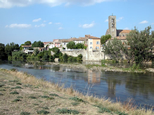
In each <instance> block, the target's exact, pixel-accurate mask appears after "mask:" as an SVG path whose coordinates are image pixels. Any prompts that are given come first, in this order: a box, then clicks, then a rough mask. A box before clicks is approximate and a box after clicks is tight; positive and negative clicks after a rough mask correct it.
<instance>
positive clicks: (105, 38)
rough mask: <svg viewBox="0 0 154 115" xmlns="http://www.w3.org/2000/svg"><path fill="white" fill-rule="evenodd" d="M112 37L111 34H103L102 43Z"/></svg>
mask: <svg viewBox="0 0 154 115" xmlns="http://www.w3.org/2000/svg"><path fill="white" fill-rule="evenodd" d="M110 38H111V35H105V36H101V44H105V43H106V41H107V40H108V39H110Z"/></svg>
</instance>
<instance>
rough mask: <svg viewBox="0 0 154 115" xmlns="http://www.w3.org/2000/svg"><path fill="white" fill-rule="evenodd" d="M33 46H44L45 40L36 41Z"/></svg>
mask: <svg viewBox="0 0 154 115" xmlns="http://www.w3.org/2000/svg"><path fill="white" fill-rule="evenodd" d="M32 47H44V44H43V42H41V41H38V42H37V41H34V43H33V44H32Z"/></svg>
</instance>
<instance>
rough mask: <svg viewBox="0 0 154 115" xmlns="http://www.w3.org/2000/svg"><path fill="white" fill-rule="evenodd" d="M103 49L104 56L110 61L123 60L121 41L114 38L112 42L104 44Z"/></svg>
mask: <svg viewBox="0 0 154 115" xmlns="http://www.w3.org/2000/svg"><path fill="white" fill-rule="evenodd" d="M104 47H105V54H108V55H109V56H110V57H111V59H113V60H116V62H118V61H119V60H120V59H123V53H122V50H123V49H124V46H123V44H122V42H121V40H117V38H114V39H113V40H110V41H109V42H108V43H106V44H105V46H104Z"/></svg>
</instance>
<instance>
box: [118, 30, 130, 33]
mask: <svg viewBox="0 0 154 115" xmlns="http://www.w3.org/2000/svg"><path fill="white" fill-rule="evenodd" d="M130 31H131V30H122V31H121V32H120V33H130Z"/></svg>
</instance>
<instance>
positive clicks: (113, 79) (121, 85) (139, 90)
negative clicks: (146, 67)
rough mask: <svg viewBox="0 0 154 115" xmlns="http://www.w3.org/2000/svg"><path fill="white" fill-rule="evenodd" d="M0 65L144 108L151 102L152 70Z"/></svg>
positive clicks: (153, 92) (153, 102) (153, 91)
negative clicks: (111, 70)
mask: <svg viewBox="0 0 154 115" xmlns="http://www.w3.org/2000/svg"><path fill="white" fill-rule="evenodd" d="M0 68H4V69H11V68H15V69H17V70H18V71H23V72H27V73H29V74H31V75H34V76H36V77H37V78H40V79H44V80H47V81H50V82H54V83H59V84H65V87H66V88H67V87H70V86H72V87H73V89H75V90H77V91H79V92H81V93H83V94H88V95H93V96H96V97H100V98H101V97H103V98H106V99H107V98H110V99H111V100H112V101H113V102H114V101H117V100H118V101H121V102H126V101H128V99H132V102H133V103H134V104H135V105H139V106H142V107H145V108H149V107H152V106H154V74H153V73H146V74H143V73H142V74H141V73H140V74H137V73H120V72H104V71H101V72H100V71H92V70H87V71H86V72H85V71H82V69H71V68H68V67H64V66H59V65H43V64H37V63H35V64H28V63H21V62H13V63H5V64H4V63H1V64H0Z"/></svg>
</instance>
